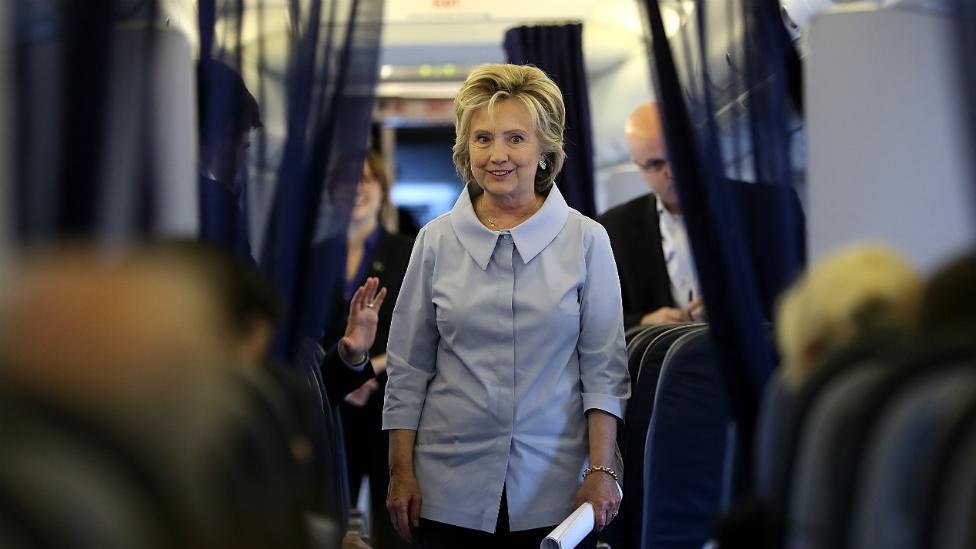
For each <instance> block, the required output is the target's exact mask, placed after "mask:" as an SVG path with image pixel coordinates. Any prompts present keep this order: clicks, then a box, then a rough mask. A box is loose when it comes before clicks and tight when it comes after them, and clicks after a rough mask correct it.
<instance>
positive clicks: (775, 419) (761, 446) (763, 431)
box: [754, 370, 797, 496]
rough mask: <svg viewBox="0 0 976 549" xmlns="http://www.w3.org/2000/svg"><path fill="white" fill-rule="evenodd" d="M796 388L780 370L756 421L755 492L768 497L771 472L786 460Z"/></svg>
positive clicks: (763, 401)
mask: <svg viewBox="0 0 976 549" xmlns="http://www.w3.org/2000/svg"><path fill="white" fill-rule="evenodd" d="M796 396H797V395H796V388H795V387H792V386H791V385H789V384H788V383H787V381H786V380H785V379H784V378H783V371H782V370H777V371H776V372H774V373H773V375H772V376H771V377H770V379H769V382H768V383H767V384H766V389H765V390H764V391H763V396H762V402H761V403H760V405H759V417H758V419H757V420H756V470H755V473H754V475H755V479H756V493H757V494H759V495H760V496H768V495H769V494H770V491H771V490H772V485H773V475H772V472H773V470H774V468H775V467H776V464H777V463H780V462H781V461H782V460H783V455H782V454H783V450H784V446H783V444H784V438H785V436H786V435H785V430H786V421H785V419H786V417H787V416H789V415H790V414H791V410H792V406H793V404H794V401H795V400H796Z"/></svg>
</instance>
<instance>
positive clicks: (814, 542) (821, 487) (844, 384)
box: [784, 359, 889, 549]
mask: <svg viewBox="0 0 976 549" xmlns="http://www.w3.org/2000/svg"><path fill="white" fill-rule="evenodd" d="M888 366H889V365H888V364H886V363H885V362H883V361H880V360H876V359H865V360H864V361H862V362H860V363H855V364H852V365H851V366H850V367H849V368H847V369H846V370H844V371H842V372H839V373H838V375H836V376H835V379H834V380H833V381H832V382H831V383H830V384H828V385H827V386H826V387H824V388H823V390H822V391H821V392H820V393H821V394H820V395H819V396H818V398H817V399H816V400H815V401H814V402H813V403H812V404H811V409H810V411H809V413H808V414H807V418H806V420H805V421H804V422H803V425H802V426H800V430H801V438H800V440H799V441H798V443H797V447H796V456H795V464H794V466H793V478H792V481H791V491H790V494H789V500H788V507H787V508H785V510H784V514H785V518H786V532H785V535H786V546H787V547H792V548H800V547H805V548H809V549H814V548H823V549H827V548H828V547H829V546H828V545H827V544H826V540H827V539H831V538H832V537H833V536H832V535H831V534H830V531H831V528H832V527H833V526H834V525H835V524H837V522H838V521H837V520H836V516H835V512H836V509H837V508H838V505H837V503H836V501H835V500H836V497H837V493H838V492H839V487H838V486H836V484H835V482H836V478H835V476H834V474H833V473H834V465H835V463H834V459H833V457H834V455H835V453H836V452H837V449H838V447H839V446H840V445H841V442H840V438H841V434H842V429H843V426H844V423H845V422H846V421H847V419H848V418H850V417H852V416H858V415H860V414H861V413H863V410H862V406H863V403H864V402H865V399H864V395H865V394H867V393H869V392H870V391H872V390H876V388H877V386H878V385H879V384H880V383H881V381H882V380H883V379H884V376H885V373H886V370H887V368H888Z"/></svg>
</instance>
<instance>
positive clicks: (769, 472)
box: [756, 334, 898, 545]
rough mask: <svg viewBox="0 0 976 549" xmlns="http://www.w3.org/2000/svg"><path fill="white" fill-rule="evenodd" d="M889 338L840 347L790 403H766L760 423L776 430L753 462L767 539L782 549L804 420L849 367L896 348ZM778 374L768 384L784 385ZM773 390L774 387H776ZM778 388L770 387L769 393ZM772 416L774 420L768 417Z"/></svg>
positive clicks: (798, 388) (763, 440) (760, 439)
mask: <svg viewBox="0 0 976 549" xmlns="http://www.w3.org/2000/svg"><path fill="white" fill-rule="evenodd" d="M891 341H892V340H891V339H890V338H889V337H887V334H878V336H877V337H868V338H864V339H863V340H860V341H858V342H856V343H854V344H852V345H851V346H849V347H846V348H843V349H840V350H839V351H838V352H835V353H833V354H831V355H829V356H828V357H826V358H825V359H824V360H823V361H822V362H821V363H820V364H819V365H818V366H817V367H816V368H815V369H814V370H813V371H812V372H810V374H809V375H808V377H807V379H805V380H804V381H803V382H802V383H801V384H799V385H798V386H796V387H795V388H794V389H792V391H791V392H790V393H789V394H787V395H786V396H787V398H788V402H787V403H783V404H784V405H783V406H777V405H776V403H773V402H769V403H764V404H763V407H762V410H761V415H760V418H759V420H758V424H759V425H760V426H761V428H762V426H766V427H765V428H766V429H775V431H774V432H771V433H765V432H763V431H760V436H759V437H757V441H758V442H759V443H760V444H763V445H764V447H763V448H759V449H758V450H757V460H760V464H759V467H762V468H763V470H762V471H758V473H757V476H756V478H757V479H761V480H760V481H759V482H760V484H758V485H757V487H758V492H757V493H758V494H759V495H760V497H762V498H763V499H765V500H766V501H767V502H768V503H769V511H770V521H771V524H770V527H771V532H770V535H771V537H772V540H773V542H774V545H782V544H784V543H785V540H786V530H785V528H786V520H787V517H786V516H785V515H784V514H783V513H784V512H785V510H786V509H788V507H789V505H790V494H791V492H792V480H793V477H794V465H795V462H796V459H797V448H798V446H799V444H800V441H801V440H802V436H803V428H804V427H803V426H804V425H805V424H806V422H807V418H808V416H809V413H810V410H811V409H812V407H813V406H814V404H815V403H816V402H817V399H818V398H819V397H820V395H821V393H822V391H823V390H824V388H826V387H828V386H830V384H832V383H833V382H834V381H835V380H836V379H838V376H843V375H845V374H846V373H847V372H848V371H849V370H850V369H851V368H852V367H854V366H855V365H857V364H858V363H860V362H861V361H863V360H865V359H866V358H868V357H873V356H875V355H876V354H879V353H882V352H883V351H886V350H892V349H894V348H896V347H898V345H897V344H892V342H891ZM780 376H781V374H778V375H777V376H776V377H775V378H773V380H771V383H774V382H775V383H784V384H786V383H788V382H787V381H786V379H785V378H782V377H780ZM774 387H775V386H774ZM775 390H777V389H775V388H770V389H769V390H768V391H775ZM770 416H772V417H770Z"/></svg>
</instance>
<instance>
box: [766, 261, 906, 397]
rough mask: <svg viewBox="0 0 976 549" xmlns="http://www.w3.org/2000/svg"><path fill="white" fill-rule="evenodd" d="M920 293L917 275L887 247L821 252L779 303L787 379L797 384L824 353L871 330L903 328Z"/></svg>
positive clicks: (779, 333) (780, 341)
mask: <svg viewBox="0 0 976 549" xmlns="http://www.w3.org/2000/svg"><path fill="white" fill-rule="evenodd" d="M920 297H921V280H920V279H919V277H918V275H917V274H916V272H915V271H914V269H913V268H912V266H911V265H910V264H909V263H908V261H906V260H905V259H904V258H903V257H902V256H901V255H900V254H898V253H897V252H895V251H894V250H891V249H889V248H887V247H884V246H879V245H870V244H861V245H855V246H851V247H848V248H844V249H842V250H839V251H837V252H834V253H832V254H830V255H828V256H826V257H824V258H823V259H821V260H820V261H818V262H817V263H816V264H814V265H813V266H812V267H811V268H810V269H809V270H808V271H807V272H806V274H804V275H803V277H802V278H801V279H800V280H798V281H797V282H796V283H795V284H794V285H793V286H792V287H791V288H790V289H789V290H788V291H787V292H786V293H785V294H783V295H782V296H781V297H780V300H779V303H778V305H777V314H776V343H777V345H778V346H779V350H780V354H781V356H782V360H783V367H784V376H785V378H786V379H787V381H789V382H792V383H799V382H800V381H802V380H803V379H805V378H806V376H807V374H809V372H810V370H811V369H812V368H813V367H814V366H816V365H817V364H818V363H819V361H820V360H821V359H823V358H824V357H825V356H826V355H827V354H829V353H830V352H832V351H836V350H838V349H839V348H841V347H843V346H845V345H848V344H850V343H852V342H854V341H855V340H856V339H858V338H859V337H861V336H864V335H866V334H868V333H870V332H873V331H876V330H879V329H896V330H905V331H907V330H908V329H909V328H910V327H911V326H912V324H913V322H914V318H915V315H916V311H917V308H918V304H919V301H920Z"/></svg>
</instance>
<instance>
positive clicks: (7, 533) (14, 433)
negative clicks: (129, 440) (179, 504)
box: [0, 393, 187, 549]
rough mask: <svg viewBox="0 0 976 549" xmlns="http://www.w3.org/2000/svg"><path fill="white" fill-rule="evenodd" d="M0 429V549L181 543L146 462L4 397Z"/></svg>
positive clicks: (65, 419)
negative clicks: (0, 547) (0, 548)
mask: <svg viewBox="0 0 976 549" xmlns="http://www.w3.org/2000/svg"><path fill="white" fill-rule="evenodd" d="M0 424H2V425H3V429H2V430H0V447H2V448H3V452H2V453H0V546H2V547H42V548H47V547H50V548H54V547H76V548H96V547H97V548H123V547H146V548H150V549H151V548H160V549H162V548H164V547H178V546H181V545H184V544H185V543H186V541H187V540H186V539H184V538H182V537H181V534H182V532H181V531H180V529H179V528H178V527H177V524H175V523H174V522H173V521H174V519H175V517H174V515H173V513H172V511H173V508H172V507H170V506H169V505H168V502H166V501H165V498H164V497H163V495H162V494H161V491H160V490H159V488H160V487H159V486H158V485H156V484H155V483H154V481H153V480H152V474H151V473H150V472H149V471H148V470H147V468H146V466H145V465H146V464H145V463H143V462H141V461H140V460H138V459H136V456H135V455H134V454H132V453H131V452H129V451H128V450H127V448H125V447H124V445H122V444H120V443H118V441H115V440H114V439H112V438H111V437H108V436H106V433H103V432H102V431H101V430H100V429H96V428H93V426H92V425H89V424H88V423H87V422H85V421H80V420H77V419H76V418H74V417H72V416H70V415H67V414H63V413H62V412H61V411H59V410H57V409H56V408H55V407H53V406H48V405H46V404H43V403H41V402H39V401H34V400H33V399H25V398H22V397H20V396H19V395H18V396H14V395H11V394H6V393H5V394H4V395H3V399H2V401H0ZM18 543H21V544H20V545H18Z"/></svg>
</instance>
